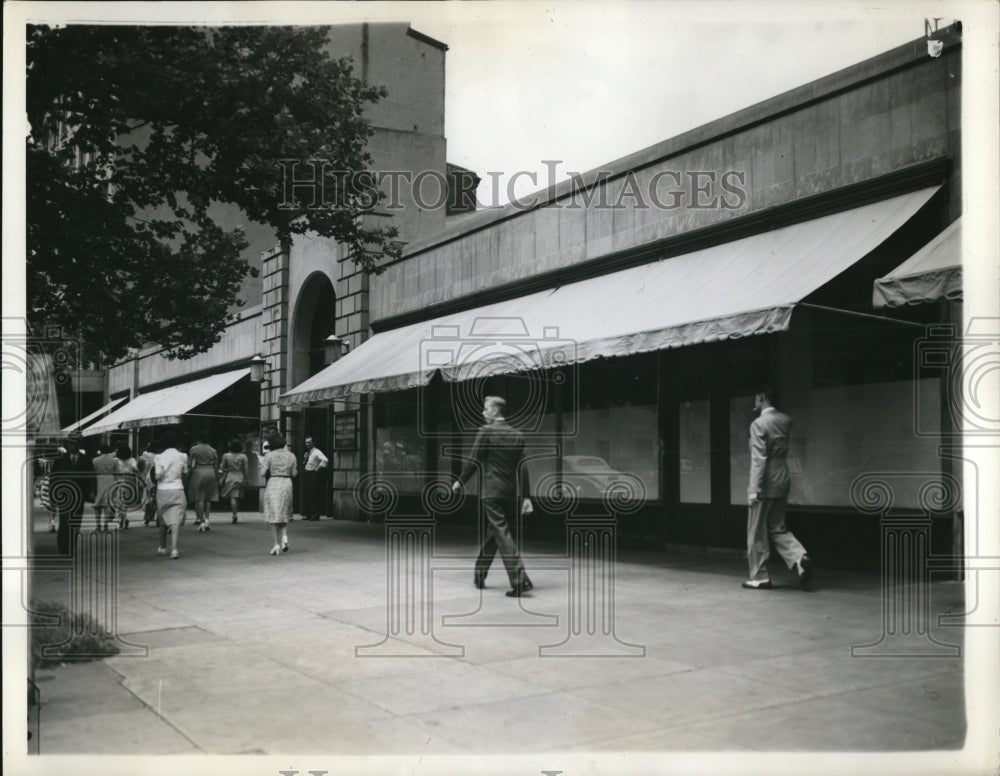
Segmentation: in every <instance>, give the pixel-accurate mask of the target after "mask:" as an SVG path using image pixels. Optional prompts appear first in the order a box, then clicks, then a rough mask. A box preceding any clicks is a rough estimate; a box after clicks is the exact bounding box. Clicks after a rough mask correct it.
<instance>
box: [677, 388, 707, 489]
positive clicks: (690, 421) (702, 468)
mask: <svg viewBox="0 0 1000 776" xmlns="http://www.w3.org/2000/svg"><path fill="white" fill-rule="evenodd" d="M709 406H710V404H709V401H708V399H704V400H701V401H685V402H681V404H680V409H679V411H680V459H681V460H680V469H681V470H680V500H681V501H682V502H684V503H687V504H708V503H711V501H712V467H711V440H710V438H709Z"/></svg>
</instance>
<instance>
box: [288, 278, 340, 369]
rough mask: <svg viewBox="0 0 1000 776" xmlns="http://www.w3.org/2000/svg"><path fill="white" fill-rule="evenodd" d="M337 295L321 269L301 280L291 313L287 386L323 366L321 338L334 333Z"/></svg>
mask: <svg viewBox="0 0 1000 776" xmlns="http://www.w3.org/2000/svg"><path fill="white" fill-rule="evenodd" d="M336 301H337V295H336V293H335V292H334V290H333V284H332V283H331V282H330V279H329V277H327V275H326V273H324V272H314V273H312V274H311V275H310V276H309V277H308V278H306V280H305V282H304V283H303V284H302V289H301V290H300V291H299V295H298V299H296V301H295V308H294V309H295V312H294V313H293V315H292V332H291V343H290V344H291V348H290V350H291V353H290V355H291V359H290V361H291V364H290V366H291V369H290V370H289V371H290V374H289V377H290V380H289V387H294V386H296V385H298V384H299V383H301V382H302V381H303V380H306V379H307V378H309V377H311V376H312V375H314V374H316V373H317V372H319V371H320V370H322V369H323V367H324V366H325V364H324V363H323V342H324V341H325V340H326V338H327V337H329V336H330V335H331V334H333V333H334V330H333V329H334V322H335V321H336Z"/></svg>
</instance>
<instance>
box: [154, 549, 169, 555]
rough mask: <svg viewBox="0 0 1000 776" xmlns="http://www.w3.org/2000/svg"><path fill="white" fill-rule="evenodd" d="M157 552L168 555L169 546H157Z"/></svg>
mask: <svg viewBox="0 0 1000 776" xmlns="http://www.w3.org/2000/svg"><path fill="white" fill-rule="evenodd" d="M156 554H157V555H166V554H167V548H166V547H157V548H156Z"/></svg>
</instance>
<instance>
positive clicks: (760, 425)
mask: <svg viewBox="0 0 1000 776" xmlns="http://www.w3.org/2000/svg"><path fill="white" fill-rule="evenodd" d="M774 404H775V390H774V388H773V387H772V386H769V385H767V386H763V387H761V388H760V389H759V390H758V392H757V394H756V396H755V397H754V410H755V411H759V412H760V416H759V417H758V418H757V419H756V420H755V421H754V422H753V423H751V424H750V485H749V487H748V488H747V497H748V501H749V504H750V512H749V517H748V520H747V558H748V559H749V561H750V579H748V580H747V581H746V582H744V583H743V587H745V588H748V589H751V590H770V589H771V578H770V576H769V575H768V573H767V566H766V565H765V564H766V563H767V559H768V556H769V555H770V554H771V552H770V544H771V543H772V542H773V543H774V548H775V549H776V550H777V551H778V554H779V555H780V556H781V558H782V560H784V561H785V565H787V566H788V568H789V569H793V568H794V569H795V570H796V572H797V573H798V576H799V583H800V584H801V585H802V587H807V586H808V585H809V581H810V579H811V577H812V562H811V561H810V560H809V556H808V555H806V549H805V547H803V546H802V544H801V543H800V542H799V540H798V539H796V538H795V536H794V535H793V534H792V532H791V531H789V530H788V529H787V528H785V508H786V506H787V504H788V491H789V490H790V488H791V478H790V476H789V473H788V440H789V437H790V436H791V433H792V419H791V418H790V417H788V415H786V414H785V413H783V412H779V411H778V410H777V409H776V408H775V406H774Z"/></svg>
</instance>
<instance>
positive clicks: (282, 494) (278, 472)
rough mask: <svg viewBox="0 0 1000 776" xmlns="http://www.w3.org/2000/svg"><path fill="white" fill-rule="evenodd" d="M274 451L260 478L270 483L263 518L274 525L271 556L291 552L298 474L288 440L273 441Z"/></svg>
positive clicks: (263, 465) (276, 437)
mask: <svg viewBox="0 0 1000 776" xmlns="http://www.w3.org/2000/svg"><path fill="white" fill-rule="evenodd" d="M269 442H270V447H271V451H270V452H269V453H268V454H267V455H265V456H264V460H263V461H262V462H261V465H260V473H261V476H262V477H264V479H265V480H267V485H266V486H265V487H264V519H265V520H266V521H267V522H268V524H270V526H271V536H272V538H273V539H274V546H273V547H272V548H271V555H277V554H278V553H279V552H288V523H289V521H291V519H292V492H293V491H292V478H293V477H295V476H296V475H297V474H298V464H297V461H296V459H295V455H294V454H293V453H290V452H289V451H288V450H287V449H286V445H287V444H288V443H287V441H286V440H285V438H284V437H283V436H281V434H275V435H273V436H272V437H271V438H270V440H269Z"/></svg>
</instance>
